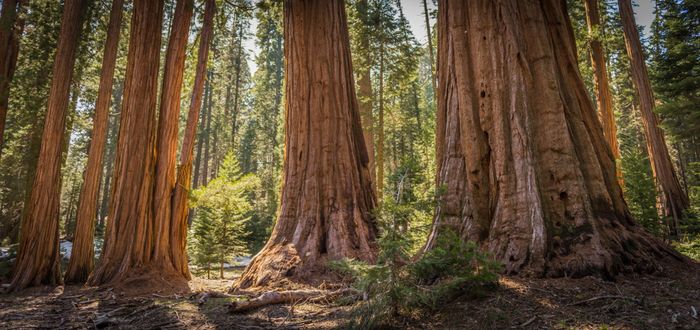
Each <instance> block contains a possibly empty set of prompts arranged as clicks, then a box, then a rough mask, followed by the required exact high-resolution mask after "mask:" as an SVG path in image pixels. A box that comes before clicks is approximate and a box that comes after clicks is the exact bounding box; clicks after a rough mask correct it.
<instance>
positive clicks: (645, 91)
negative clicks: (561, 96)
mask: <svg viewBox="0 0 700 330" xmlns="http://www.w3.org/2000/svg"><path fill="white" fill-rule="evenodd" d="M618 6H619V7H620V17H621V19H622V29H623V31H624V34H625V44H626V45H627V55H629V58H630V67H631V68H630V69H631V71H632V78H633V79H634V89H635V91H636V92H637V99H638V101H639V111H640V112H641V113H642V124H643V125H644V135H645V136H646V140H647V149H649V159H650V161H651V169H652V171H653V173H654V177H655V178H656V179H657V180H658V181H659V182H660V183H661V189H662V190H663V192H664V214H665V215H666V216H667V217H672V218H673V221H672V222H671V223H669V231H670V234H671V235H680V233H681V229H680V224H679V221H678V219H681V218H684V217H685V214H684V211H685V210H687V209H688V208H689V207H690V202H689V200H688V195H686V193H685V192H684V191H683V189H682V188H681V184H680V182H679V181H678V176H677V175H676V170H675V169H674V168H673V163H672V162H671V156H669V154H668V147H667V146H666V139H665V137H664V132H663V130H662V129H661V127H659V115H658V114H656V113H655V112H654V95H653V94H652V91H651V84H650V83H649V78H648V75H647V67H646V64H645V62H644V53H643V52H642V44H641V42H640V41H639V31H638V30H637V24H636V23H635V21H634V11H633V10H632V2H631V1H630V0H618Z"/></svg>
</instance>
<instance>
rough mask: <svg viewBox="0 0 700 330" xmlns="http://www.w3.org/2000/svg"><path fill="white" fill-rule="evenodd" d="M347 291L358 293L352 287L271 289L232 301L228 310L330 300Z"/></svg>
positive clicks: (242, 310)
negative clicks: (334, 288) (329, 289)
mask: <svg viewBox="0 0 700 330" xmlns="http://www.w3.org/2000/svg"><path fill="white" fill-rule="evenodd" d="M348 293H359V291H357V290H356V289H353V288H344V289H340V290H337V291H333V292H323V291H273V292H268V293H264V294H262V295H260V296H258V297H255V298H252V299H246V300H243V301H234V302H231V304H229V307H228V311H229V312H231V313H240V312H245V311H247V310H251V309H255V308H259V307H262V306H266V305H272V304H281V303H287V302H293V301H300V300H304V299H308V301H309V302H322V301H326V300H332V299H335V298H337V297H340V296H342V295H345V294H348Z"/></svg>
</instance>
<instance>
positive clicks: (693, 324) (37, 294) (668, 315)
mask: <svg viewBox="0 0 700 330" xmlns="http://www.w3.org/2000/svg"><path fill="white" fill-rule="evenodd" d="M685 268H686V269H672V268H666V269H664V271H663V273H662V274H658V275H656V276H644V275H634V274H630V275H622V276H620V277H618V279H617V282H607V281H603V280H601V279H598V278H594V277H586V278H583V279H577V280H573V279H568V278H562V279H528V278H519V277H512V276H503V277H501V278H500V280H499V284H500V285H499V287H498V289H496V290H493V291H490V292H486V294H485V295H484V296H483V297H481V298H478V299H475V298H473V297H470V296H464V297H461V298H459V299H456V300H453V301H449V302H445V303H444V304H442V305H439V306H435V307H433V308H426V309H420V310H415V311H411V312H406V311H405V312H404V314H403V315H402V316H401V318H399V319H397V320H394V321H393V322H392V323H391V324H389V325H387V326H386V327H385V328H387V329H511V328H514V329H600V330H605V329H700V321H698V320H697V319H694V318H693V317H692V313H693V312H692V308H691V306H692V307H694V308H695V310H696V311H700V268H699V267H698V265H697V264H694V265H688V267H685ZM205 276H206V275H205ZM227 276H229V277H228V278H227V279H226V280H216V279H212V280H207V279H206V278H198V277H195V278H194V279H193V280H192V281H191V282H190V283H189V287H190V291H191V292H178V293H176V292H166V291H167V290H166V291H163V292H162V293H161V294H158V293H156V294H148V295H135V294H133V295H132V293H130V294H123V293H124V292H119V290H120V289H116V288H115V289H110V288H100V289H98V288H90V287H87V288H86V287H82V286H76V285H69V286H65V287H56V288H54V287H40V288H32V289H28V290H25V291H23V292H20V293H18V294H14V295H4V294H3V295H0V328H1V329H96V328H103V329H201V330H204V329H332V328H337V327H342V325H343V324H344V323H345V322H346V321H347V318H348V313H349V310H350V308H349V307H347V306H335V305H327V304H312V303H302V304H297V305H296V306H295V307H294V313H295V314H294V316H290V313H289V312H290V305H289V304H279V305H269V306H266V307H264V308H260V309H257V310H253V311H250V312H248V313H244V314H230V313H228V309H227V307H226V304H228V303H229V302H230V300H231V299H230V298H223V299H216V298H210V299H208V300H207V301H206V303H204V304H203V305H198V304H197V300H196V299H195V297H196V292H202V291H219V292H226V291H227V289H228V288H229V287H230V286H231V284H232V283H233V281H235V279H236V277H237V276H238V275H234V274H232V273H228V275H227ZM132 292H133V291H132ZM674 315H675V318H674ZM288 316H289V317H288ZM674 320H675V321H676V323H675V324H674Z"/></svg>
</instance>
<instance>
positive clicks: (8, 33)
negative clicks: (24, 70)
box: [0, 0, 25, 156]
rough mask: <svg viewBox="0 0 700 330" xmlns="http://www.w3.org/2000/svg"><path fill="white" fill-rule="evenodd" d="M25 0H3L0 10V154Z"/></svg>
mask: <svg viewBox="0 0 700 330" xmlns="http://www.w3.org/2000/svg"><path fill="white" fill-rule="evenodd" d="M24 4H25V0H5V1H4V2H3V4H2V11H0V156H2V145H3V140H4V137H5V120H6V118H7V105H8V104H7V101H8V100H9V98H10V83H11V82H12V77H13V76H14V75H15V69H16V68H17V56H18V55H19V39H18V38H19V37H20V36H21V35H22V33H23V32H24V18H21V17H20V16H19V15H18V14H19V12H20V11H21V10H22V7H24Z"/></svg>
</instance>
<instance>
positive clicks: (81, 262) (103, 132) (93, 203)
mask: <svg viewBox="0 0 700 330" xmlns="http://www.w3.org/2000/svg"><path fill="white" fill-rule="evenodd" d="M123 7H124V0H114V2H112V11H111V13H110V17H109V27H108V29H107V40H106V41H105V52H104V57H103V59H102V71H101V73H100V87H99V90H98V92H97V102H96V104H95V117H94V119H93V127H92V135H91V138H90V151H89V153H88V162H87V165H86V166H85V178H84V180H83V187H82V189H81V192H80V204H79V206H78V220H77V221H76V228H75V239H74V240H73V250H72V251H71V256H70V261H69V262H68V268H67V269H66V274H65V275H64V280H65V281H66V282H67V283H85V281H87V279H88V276H90V272H92V267H93V265H94V264H95V249H94V241H95V218H96V216H95V215H96V212H95V208H96V207H97V197H98V194H99V185H100V172H101V169H102V156H103V154H104V150H105V142H106V141H107V128H108V126H109V104H110V101H111V100H112V82H113V79H114V66H115V64H116V63H117V50H118V46H119V32H120V28H121V23H122V12H123Z"/></svg>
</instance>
